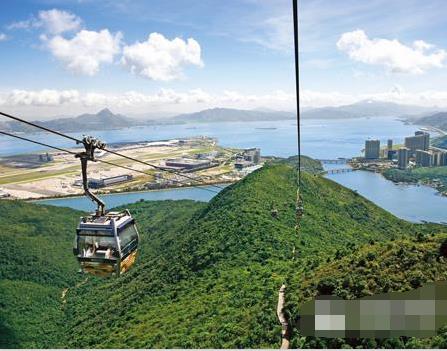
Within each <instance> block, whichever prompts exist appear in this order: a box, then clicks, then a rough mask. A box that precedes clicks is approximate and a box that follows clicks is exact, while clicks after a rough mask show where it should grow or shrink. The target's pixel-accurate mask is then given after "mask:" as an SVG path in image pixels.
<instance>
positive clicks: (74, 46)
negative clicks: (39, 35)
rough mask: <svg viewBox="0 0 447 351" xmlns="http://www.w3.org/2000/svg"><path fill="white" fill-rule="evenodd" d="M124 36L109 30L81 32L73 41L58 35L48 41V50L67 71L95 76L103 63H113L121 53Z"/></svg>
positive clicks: (46, 40)
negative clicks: (115, 57) (114, 58)
mask: <svg viewBox="0 0 447 351" xmlns="http://www.w3.org/2000/svg"><path fill="white" fill-rule="evenodd" d="M121 38H122V34H121V32H118V33H116V34H111V33H110V32H109V31H108V30H107V29H103V30H101V31H99V32H95V31H88V30H81V31H80V32H78V33H76V35H75V36H74V37H73V38H72V39H65V38H63V37H62V36H60V35H57V36H55V37H53V38H51V39H46V38H45V37H43V39H44V41H45V42H46V44H47V46H48V49H49V50H50V52H51V53H52V54H53V56H54V57H55V58H57V59H58V60H60V61H61V62H62V63H63V64H64V65H65V67H66V68H67V69H69V70H70V71H73V72H75V73H80V74H85V75H89V76H93V75H95V74H96V73H97V72H98V70H99V66H100V64H101V63H112V62H113V57H114V56H115V55H116V54H118V53H119V52H120V44H121Z"/></svg>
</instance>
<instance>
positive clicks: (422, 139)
mask: <svg viewBox="0 0 447 351" xmlns="http://www.w3.org/2000/svg"><path fill="white" fill-rule="evenodd" d="M405 147H407V148H409V149H410V154H411V155H412V156H414V155H415V154H416V150H422V151H427V150H428V149H429V147H430V134H428V133H426V132H422V131H417V132H416V133H414V136H412V137H406V138H405Z"/></svg>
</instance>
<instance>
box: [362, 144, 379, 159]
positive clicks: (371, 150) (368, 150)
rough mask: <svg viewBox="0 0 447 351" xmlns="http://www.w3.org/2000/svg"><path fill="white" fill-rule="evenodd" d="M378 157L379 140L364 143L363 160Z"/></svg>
mask: <svg viewBox="0 0 447 351" xmlns="http://www.w3.org/2000/svg"><path fill="white" fill-rule="evenodd" d="M379 157H380V140H366V141H365V158H366V159H370V160H374V159H378V158H379Z"/></svg>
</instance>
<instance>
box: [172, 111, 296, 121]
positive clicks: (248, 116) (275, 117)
mask: <svg viewBox="0 0 447 351" xmlns="http://www.w3.org/2000/svg"><path fill="white" fill-rule="evenodd" d="M295 118H296V114H294V113H292V112H282V111H257V110H237V109H232V108H212V109H208V110H203V111H199V112H194V113H187V114H182V115H178V116H175V117H172V118H170V119H169V121H172V122H177V123H179V122H181V123H212V122H251V121H280V120H285V119H295Z"/></svg>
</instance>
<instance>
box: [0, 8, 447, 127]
mask: <svg viewBox="0 0 447 351" xmlns="http://www.w3.org/2000/svg"><path fill="white" fill-rule="evenodd" d="M445 13H447V3H446V2H445V1H443V0H432V1H419V0H393V1H389V0H388V1H385V0H371V1H357V0H355V1H354V0H333V1H329V0H301V1H299V17H300V30H301V31H300V57H301V77H302V81H301V85H302V101H303V105H304V106H308V107H310V106H314V107H316V106H326V105H340V104H345V103H351V102H355V101H358V100H363V99H378V100H386V101H395V102H400V103H407V104H419V105H427V106H433V105H437V106H443V107H444V106H445V107H447V89H446V88H445V81H446V79H447V74H446V73H447V70H446V64H447V53H446V51H444V50H447V35H446V34H447V33H446V31H447V26H446V24H447V23H446V22H447V19H446V18H445V16H444V14H445ZM292 40H293V37H292V12H291V1H289V0H238V1H236V0H230V1H218V0H206V1H203V0H202V1H199V0H189V1H187V0H183V1H179V0H177V1H175V0H170V1H161V0H160V1H158V0H150V1H149V0H132V1H130V0H114V1H112V0H104V1H93V0H77V1H74V0H73V1H70V0H65V1H62V0H60V1H59V0H33V1H31V0H28V1H25V0H23V1H20V0H18V1H9V2H6V1H3V2H0V53H1V55H0V76H1V77H2V79H1V80H0V107H1V108H2V110H5V111H8V112H13V113H20V114H22V115H25V116H30V117H31V116H38V117H42V118H43V117H49V116H58V115H71V114H76V113H81V112H87V111H89V112H92V111H96V110H98V109H100V108H103V107H106V106H107V107H110V108H111V109H112V110H114V111H117V112H122V113H127V114H131V115H142V114H147V113H152V112H154V113H156V112H159V111H165V112H166V111H167V112H184V111H195V110H200V109H204V108H208V107H214V106H226V107H237V108H273V109H280V110H293V108H294V75H293V74H294V71H293V69H294V67H293V51H292V49H293V47H292V43H293V42H292Z"/></svg>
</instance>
